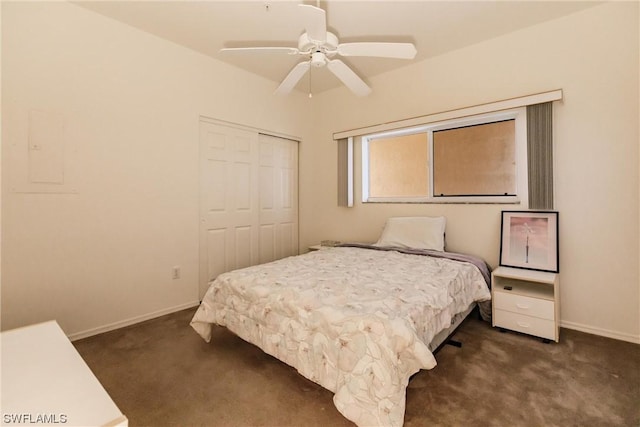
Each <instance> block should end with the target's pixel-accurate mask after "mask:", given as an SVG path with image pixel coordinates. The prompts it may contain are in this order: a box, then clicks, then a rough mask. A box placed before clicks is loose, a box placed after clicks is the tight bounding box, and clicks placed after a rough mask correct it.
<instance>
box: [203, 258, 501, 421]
mask: <svg viewBox="0 0 640 427" xmlns="http://www.w3.org/2000/svg"><path fill="white" fill-rule="evenodd" d="M489 299H490V292H489V288H488V284H487V282H486V280H485V278H484V276H483V274H482V273H481V271H480V270H479V269H478V267H477V266H476V265H474V264H472V263H468V262H461V261H457V260H451V259H447V258H442V257H431V256H424V255H416V254H406V253H401V252H398V251H394V250H385V251H381V250H371V249H369V248H365V247H335V248H328V249H323V250H320V251H315V252H311V253H308V254H304V255H299V256H295V257H289V258H285V259H281V260H278V261H274V262H271V263H268V264H263V265H257V266H253V267H248V268H244V269H241V270H236V271H233V272H229V273H224V274H221V275H220V276H218V278H216V279H215V280H214V281H213V282H212V283H211V285H210V287H209V290H208V291H207V293H206V295H205V297H204V299H203V301H202V303H201V305H200V307H199V308H198V310H197V312H196V314H195V315H194V317H193V319H192V322H191V325H192V327H193V328H194V329H195V330H196V331H197V332H198V333H199V334H200V335H201V336H202V337H203V338H204V339H205V340H206V341H210V339H211V327H212V325H214V324H217V325H221V326H225V327H227V328H228V329H229V330H231V331H232V332H234V333H235V334H236V335H238V336H239V337H241V338H242V339H244V340H246V341H248V342H250V343H253V344H255V345H257V346H258V347H260V348H261V349H262V350H264V351H265V352H266V353H268V354H271V355H273V356H274V357H276V358H278V359H280V360H282V361H283V362H285V363H287V364H289V365H291V366H293V367H294V368H296V369H297V370H298V372H299V373H300V374H302V375H303V376H305V377H306V378H308V379H310V380H312V381H314V382H316V383H318V384H320V385H321V386H323V387H325V388H327V389H328V390H330V391H332V392H334V393H335V395H334V399H333V400H334V404H335V406H336V408H337V409H338V410H339V411H340V412H341V413H342V414H343V415H344V416H345V417H346V418H348V419H349V420H351V421H353V422H355V423H356V424H357V425H359V426H374V425H378V426H401V425H402V424H403V421H404V409H405V393H406V387H407V384H408V381H409V378H410V377H411V375H413V374H414V373H415V372H417V371H419V370H420V369H431V368H433V367H435V366H436V360H435V358H434V356H433V354H432V352H431V351H430V349H429V347H428V344H429V343H431V342H432V341H433V340H434V337H436V335H437V334H438V333H439V332H441V331H443V330H445V329H447V328H449V327H450V326H451V324H452V321H453V320H454V318H455V317H456V315H457V314H458V313H463V312H465V311H466V310H468V309H469V308H470V306H471V305H472V304H473V303H474V302H477V301H488V300H489Z"/></svg>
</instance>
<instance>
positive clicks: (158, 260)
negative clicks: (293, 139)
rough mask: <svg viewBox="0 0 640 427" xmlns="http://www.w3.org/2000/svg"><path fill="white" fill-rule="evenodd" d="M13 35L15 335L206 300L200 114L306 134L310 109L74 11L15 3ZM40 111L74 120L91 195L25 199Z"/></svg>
mask: <svg viewBox="0 0 640 427" xmlns="http://www.w3.org/2000/svg"><path fill="white" fill-rule="evenodd" d="M2 32H3V34H2V36H3V37H2V113H3V119H2V125H3V126H2V127H3V129H2V132H3V134H2V136H3V139H2V149H3V161H4V163H3V165H2V166H3V167H2V175H3V176H2V184H3V188H2V329H8V328H13V327H16V326H22V325H25V324H30V323H34V322H40V321H45V320H49V319H57V320H58V322H59V323H60V325H61V326H62V328H63V329H64V330H65V332H66V333H67V334H71V335H72V336H76V337H77V336H81V335H83V334H85V333H91V332H92V331H99V330H103V329H104V328H108V327H115V326H118V325H122V324H125V323H127V322H131V321H135V320H139V319H143V318H146V317H149V316H153V315H157V314H161V313H165V312H168V311H173V310H176V309H179V308H181V307H186V306H189V305H193V304H195V303H197V298H198V283H197V280H198V265H197V263H198V118H199V116H200V115H205V116H209V117H213V118H216V119H221V120H226V121H231V122H236V123H242V124H246V125H250V126H255V127H258V128H261V129H267V130H272V131H278V132H283V133H286V134H289V135H294V136H299V137H305V136H306V135H305V132H306V129H307V128H308V126H307V123H309V122H310V120H309V117H310V114H309V112H308V109H309V101H308V99H307V98H306V97H305V96H304V95H303V94H296V95H294V96H292V97H288V98H280V97H273V96H272V92H273V91H274V90H275V87H276V86H277V85H276V83H274V82H269V81H266V80H264V79H262V78H259V77H257V76H255V75H252V74H249V73H246V72H243V71H240V70H237V69H234V68H232V67H229V66H226V65H224V64H222V63H219V62H217V61H214V60H212V59H210V58H208V57H205V56H203V55H200V54H197V53H195V52H193V51H190V50H188V49H185V48H182V47H179V46H177V45H174V44H172V43H168V42H166V41H163V40H161V39H158V38H156V37H154V36H151V35H149V34H146V33H143V32H140V31H138V30H134V29H133V28H131V27H129V26H126V25H124V24H121V23H118V22H116V21H112V20H110V19H107V18H104V17H102V16H100V15H97V14H95V13H93V12H90V11H87V10H85V9H83V8H80V7H77V6H75V5H71V4H68V3H62V2H50V3H48V4H46V3H44V2H43V3H27V2H22V3H14V2H3V3H2ZM31 109H36V110H41V111H45V112H48V113H55V114H58V115H60V116H62V117H63V119H64V123H65V150H66V151H67V154H68V155H69V157H68V159H67V160H68V161H67V164H66V165H65V173H66V176H65V178H66V179H67V181H69V182H70V183H71V187H73V189H75V190H76V191H77V193H71V194H24V193H18V192H14V191H12V190H11V189H12V188H13V187H15V185H16V184H19V183H17V182H16V179H15V177H16V176H18V175H19V173H20V170H19V169H20V167H19V166H16V164H15V162H12V161H11V159H13V158H15V156H18V157H19V156H24V153H26V147H27V146H26V140H27V136H26V135H27V117H28V111H29V110H31ZM16 153H17V154H16ZM174 265H179V266H181V270H182V271H181V276H182V277H181V279H179V280H172V279H171V275H172V267H173V266H174Z"/></svg>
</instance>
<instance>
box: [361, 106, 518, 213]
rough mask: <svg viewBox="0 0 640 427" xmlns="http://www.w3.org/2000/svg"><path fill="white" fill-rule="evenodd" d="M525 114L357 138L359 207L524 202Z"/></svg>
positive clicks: (482, 117)
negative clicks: (371, 204) (367, 204)
mask: <svg viewBox="0 0 640 427" xmlns="http://www.w3.org/2000/svg"><path fill="white" fill-rule="evenodd" d="M526 155H527V154H526V109H525V108H518V109H515V110H509V111H505V112H500V113H490V114H483V115H480V116H474V117H467V118H463V119H453V120H447V121H443V122H437V123H430V124H426V125H420V126H414V127H410V128H405V129H399V130H393V131H387V132H383V133H377V134H371V135H366V136H363V137H362V163H363V164H362V183H363V188H362V195H363V202H435V203H438V202H441V203H448V202H462V203H518V202H521V201H522V200H523V199H526V192H527V180H526V179H527V178H526V176H527V174H526V168H527V164H526Z"/></svg>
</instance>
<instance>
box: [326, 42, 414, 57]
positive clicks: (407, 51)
mask: <svg viewBox="0 0 640 427" xmlns="http://www.w3.org/2000/svg"><path fill="white" fill-rule="evenodd" d="M416 53H417V51H416V47H415V46H414V45H413V44H412V43H376V42H364V43H342V44H339V45H338V54H339V55H342V56H375V57H381V58H400V59H413V58H415V56H416Z"/></svg>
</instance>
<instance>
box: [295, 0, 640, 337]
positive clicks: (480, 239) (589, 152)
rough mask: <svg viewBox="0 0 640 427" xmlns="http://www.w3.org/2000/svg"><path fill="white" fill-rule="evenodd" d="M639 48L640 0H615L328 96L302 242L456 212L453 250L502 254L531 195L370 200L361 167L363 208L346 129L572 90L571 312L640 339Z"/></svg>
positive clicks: (563, 237) (566, 162) (564, 113)
mask: <svg viewBox="0 0 640 427" xmlns="http://www.w3.org/2000/svg"><path fill="white" fill-rule="evenodd" d="M638 48H639V46H638V3H637V2H636V3H621V2H614V3H610V4H605V5H602V6H597V7H593V8H590V9H587V10H586V11H583V12H580V13H577V14H574V15H570V16H567V17H565V18H561V19H558V20H555V21H551V22H548V23H544V24H541V25H537V26H534V27H530V28H528V29H524V30H522V31H519V32H516V33H512V34H510V35H506V36H503V37H500V38H496V39H493V40H490V41H487V42H483V43H479V44H477V45H474V46H471V47H468V48H465V49H460V50H458V51H455V52H451V53H448V54H445V55H441V56H438V57H435V58H432V59H429V60H426V61H424V62H420V63H417V64H412V65H409V66H407V67H405V68H403V69H401V70H399V71H395V72H391V73H387V74H385V75H382V76H379V77H377V78H373V79H371V80H370V82H371V83H372V86H373V93H372V94H371V95H370V96H369V97H367V98H364V99H360V98H356V97H353V96H352V95H351V94H350V93H348V92H347V91H346V90H344V89H343V88H339V89H335V90H333V91H330V92H327V93H324V94H321V95H318V96H315V97H314V101H315V102H314V109H315V111H316V114H317V115H319V116H321V117H323V120H321V121H318V128H317V132H316V134H315V140H313V141H310V142H311V143H310V144H307V145H306V147H307V149H308V150H309V152H307V153H306V154H307V155H306V156H303V157H302V158H301V159H302V163H301V167H300V168H301V170H302V171H306V175H305V176H303V179H302V182H301V186H300V191H301V212H300V213H301V218H302V224H303V227H302V230H301V244H302V245H310V244H315V243H318V242H319V241H320V240H321V239H337V240H360V241H374V240H376V239H377V238H378V236H379V233H380V230H381V228H382V226H383V224H384V220H385V219H386V218H387V217H389V216H393V215H444V216H446V217H447V221H448V222H447V247H448V249H450V250H453V251H467V252H471V253H474V254H478V255H481V256H483V257H484V258H485V259H487V261H489V262H490V263H491V264H492V265H493V266H495V265H496V264H497V263H498V254H499V247H500V246H499V235H500V229H499V224H500V210H502V209H514V208H517V206H513V205H438V204H434V205H394V204H381V205H373V204H367V205H363V204H362V203H360V202H359V200H361V199H360V185H361V182H360V177H359V176H358V174H359V166H356V204H355V207H353V208H338V207H336V203H335V199H336V189H335V186H336V178H335V176H336V170H335V164H336V162H335V157H336V148H335V144H334V143H333V142H332V133H333V132H337V131H343V130H347V129H354V128H358V127H362V126H367V125H373V124H377V123H384V122H388V121H391V120H399V119H404V118H409V117H415V116H420V115H426V114H431V113H436V112H440V111H447V110H450V109H455V108H462V107H466V106H471V105H476V104H481V103H486V102H492V101H497V100H501V99H507V98H512V97H517V96H523V95H528V94H533V93H538V92H543V91H547V90H553V89H563V91H564V100H563V101H561V102H557V103H556V104H555V110H554V111H555V112H554V120H555V122H554V128H555V150H556V152H555V154H556V158H555V163H556V169H555V170H556V180H555V187H556V207H557V209H558V210H559V212H560V265H561V286H562V288H561V289H562V290H561V321H562V325H563V326H565V327H569V328H575V329H581V330H584V331H588V332H593V333H598V334H603V335H609V336H613V337H616V338H620V339H625V340H630V341H635V342H640V279H639V275H638V260H639V250H638V240H639V229H638V225H639V220H638V205H639V199H638V141H639V129H638V128H639V122H638V120H639V119H638V115H639V108H638V100H639V98H638V93H639V88H638V75H639V66H638V62H639V59H638ZM504 52H509V54H508V55H505V54H504ZM416 94H420V95H416ZM335 105H339V106H340V108H335V107H334V106H335ZM389 105H394V108H393V109H389V108H388V106H389ZM357 149H359V147H357ZM356 162H357V163H358V162H359V151H357V152H356Z"/></svg>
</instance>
